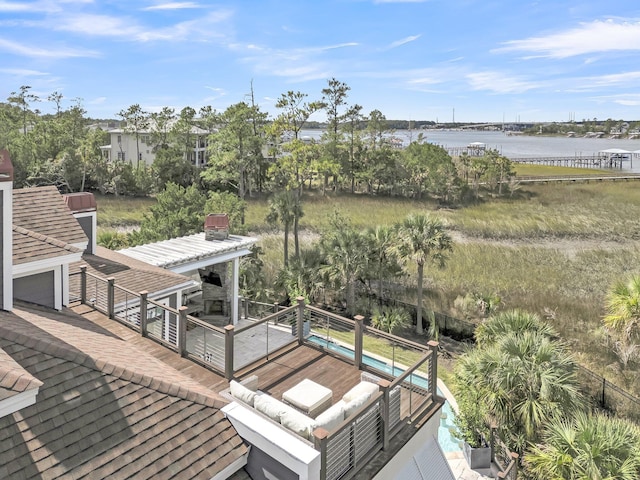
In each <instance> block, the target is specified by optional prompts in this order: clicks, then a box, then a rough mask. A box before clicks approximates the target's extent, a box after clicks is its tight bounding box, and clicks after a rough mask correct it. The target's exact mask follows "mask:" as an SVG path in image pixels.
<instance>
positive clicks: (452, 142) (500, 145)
mask: <svg viewBox="0 0 640 480" xmlns="http://www.w3.org/2000/svg"><path fill="white" fill-rule="evenodd" d="M419 133H422V134H423V135H424V136H425V137H426V139H427V141H428V142H429V143H433V144H435V145H440V146H442V147H445V148H454V147H466V146H467V145H469V144H470V143H473V142H481V143H484V144H486V146H487V148H493V149H496V150H498V151H499V152H500V153H501V154H502V155H504V156H506V157H509V158H518V157H519V158H523V157H560V156H565V155H571V156H580V155H597V154H598V152H599V151H601V150H606V149H609V148H621V149H624V150H630V151H635V150H640V139H639V140H628V139H620V140H615V139H609V138H566V137H539V136H529V135H507V134H506V133H503V132H476V131H435V130H420V131H413V132H409V131H407V130H398V131H396V132H395V136H397V137H399V138H402V139H403V140H404V142H405V144H408V143H409V142H410V141H411V140H412V139H413V140H416V139H417V138H418V134H419ZM302 134H303V135H307V136H310V137H311V138H316V139H318V138H320V136H321V134H322V132H321V131H320V130H304V131H303V132H302ZM626 165H627V166H628V163H627V164H626ZM632 170H633V171H634V172H640V154H639V155H636V156H635V158H634V162H633V169H632Z"/></svg>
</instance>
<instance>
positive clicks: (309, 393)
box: [282, 378, 333, 412]
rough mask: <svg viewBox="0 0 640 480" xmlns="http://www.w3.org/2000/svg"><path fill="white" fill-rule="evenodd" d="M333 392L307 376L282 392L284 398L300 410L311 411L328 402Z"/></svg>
mask: <svg viewBox="0 0 640 480" xmlns="http://www.w3.org/2000/svg"><path fill="white" fill-rule="evenodd" d="M332 395H333V393H332V392H331V390H330V389H328V388H327V387H323V386H322V385H319V384H317V383H315V382H313V381H311V380H309V379H307V378H305V379H304V380H302V381H301V382H300V383H298V384H297V385H296V386H294V387H293V388H290V389H289V390H287V391H286V392H284V393H283V394H282V399H283V400H284V401H286V402H287V403H290V404H291V405H294V406H296V407H298V408H299V409H300V410H303V411H305V412H310V411H312V410H315V409H316V408H317V407H318V406H319V405H321V404H323V403H325V402H327V401H328V400H329V399H330V398H331V396H332Z"/></svg>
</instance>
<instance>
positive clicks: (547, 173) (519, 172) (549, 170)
mask: <svg viewBox="0 0 640 480" xmlns="http://www.w3.org/2000/svg"><path fill="white" fill-rule="evenodd" d="M514 170H515V172H516V176H519V177H520V176H521V177H552V176H562V175H580V176H584V177H588V176H602V175H612V173H613V172H612V170H602V169H597V168H576V167H554V166H551V165H529V164H515V168H514Z"/></svg>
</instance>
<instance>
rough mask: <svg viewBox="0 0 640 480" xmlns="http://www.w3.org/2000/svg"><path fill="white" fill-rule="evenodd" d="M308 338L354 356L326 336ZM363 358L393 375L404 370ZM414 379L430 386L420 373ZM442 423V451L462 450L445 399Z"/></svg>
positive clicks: (345, 354) (329, 348)
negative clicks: (454, 433) (455, 435)
mask: <svg viewBox="0 0 640 480" xmlns="http://www.w3.org/2000/svg"><path fill="white" fill-rule="evenodd" d="M307 340H309V341H311V342H313V343H315V344H316V345H320V346H321V347H324V348H326V349H328V350H331V351H334V352H338V353H340V354H342V355H344V356H346V357H349V358H353V356H354V354H353V350H352V349H350V348H348V347H345V346H343V345H339V344H337V343H335V342H332V341H330V340H327V339H325V338H322V337H319V336H317V335H310V336H309V337H307ZM362 360H363V361H364V363H365V365H369V366H370V367H374V368H376V369H378V370H380V371H382V372H387V373H390V374H392V375H394V376H395V375H399V374H401V373H402V372H403V371H404V370H402V369H400V368H398V367H395V366H394V367H392V366H391V365H389V364H388V363H386V362H383V361H382V360H378V359H377V358H374V357H371V356H369V355H366V354H363V355H362ZM411 377H412V381H413V382H414V383H415V384H416V385H419V386H421V387H423V388H427V387H428V382H427V380H426V379H425V378H423V377H420V376H419V375H412V376H411ZM438 395H440V396H443V397H444V395H443V393H442V392H441V391H440V389H438ZM440 415H441V417H440V425H439V427H438V443H439V444H440V447H441V448H442V451H443V452H445V453H448V452H461V451H462V446H461V442H460V440H458V439H457V438H456V437H454V436H453V433H452V432H453V430H454V429H455V425H454V424H453V419H454V418H455V413H454V411H453V408H451V404H450V403H449V402H448V401H445V403H444V406H443V407H442V411H441V412H440Z"/></svg>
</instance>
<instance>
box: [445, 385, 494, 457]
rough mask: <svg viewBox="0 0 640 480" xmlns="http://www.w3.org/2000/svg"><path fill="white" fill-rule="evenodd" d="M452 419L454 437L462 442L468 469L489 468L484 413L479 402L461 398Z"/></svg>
mask: <svg viewBox="0 0 640 480" xmlns="http://www.w3.org/2000/svg"><path fill="white" fill-rule="evenodd" d="M458 409H459V411H458V413H457V414H456V417H455V419H454V424H455V426H456V432H455V436H456V437H458V438H459V439H460V440H462V441H463V442H464V443H463V445H462V453H463V455H464V458H465V460H466V461H467V464H468V465H469V468H471V469H476V468H477V469H481V468H490V467H491V446H490V445H489V444H488V443H487V440H486V439H487V432H488V428H487V422H486V420H485V419H486V412H484V409H483V407H482V405H481V403H480V402H479V401H472V400H471V399H469V398H466V397H463V398H461V399H460V401H459V402H458Z"/></svg>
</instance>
